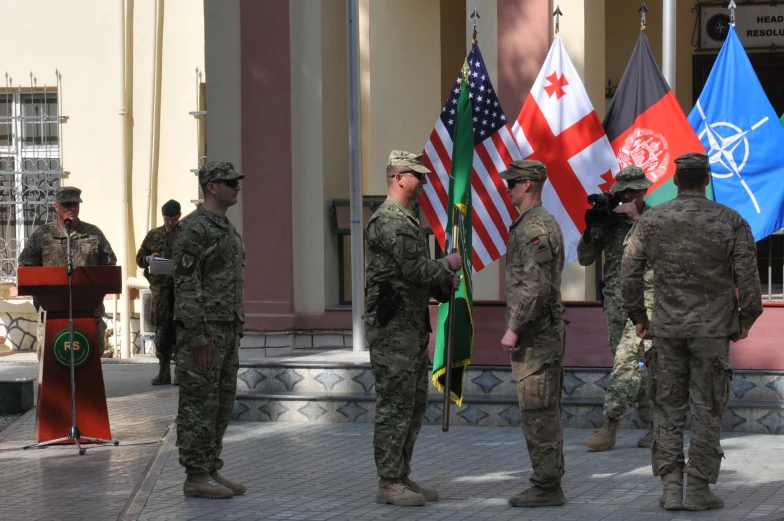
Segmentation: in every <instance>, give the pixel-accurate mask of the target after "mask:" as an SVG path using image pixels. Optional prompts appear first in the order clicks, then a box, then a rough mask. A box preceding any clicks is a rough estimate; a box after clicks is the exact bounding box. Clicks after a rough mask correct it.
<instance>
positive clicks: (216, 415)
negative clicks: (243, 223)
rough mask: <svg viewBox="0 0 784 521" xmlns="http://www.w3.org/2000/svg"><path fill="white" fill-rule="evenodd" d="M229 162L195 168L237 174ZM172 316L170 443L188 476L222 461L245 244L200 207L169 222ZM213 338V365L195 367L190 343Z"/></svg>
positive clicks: (240, 319)
mask: <svg viewBox="0 0 784 521" xmlns="http://www.w3.org/2000/svg"><path fill="white" fill-rule="evenodd" d="M243 177H244V176H243V175H242V174H240V173H239V172H236V171H234V167H233V166H232V165H231V163H227V162H221V161H210V162H209V163H208V164H207V165H206V167H205V168H202V170H201V171H200V172H199V182H200V184H202V185H204V184H206V183H207V182H209V181H214V180H218V179H242V178H243ZM172 232H173V237H172V246H171V248H172V261H173V263H174V295H175V297H174V319H175V323H176V329H177V332H176V338H177V349H176V360H177V363H176V371H177V380H178V381H179V384H180V399H179V408H178V410H177V445H178V447H179V449H180V464H181V465H182V466H183V467H185V471H186V473H187V474H204V473H210V472H213V471H218V470H220V469H221V468H222V467H223V460H221V459H220V453H221V449H222V447H223V435H224V434H225V433H226V428H227V427H228V426H229V422H230V421H231V414H232V411H233V409H234V396H235V394H236V389H237V371H238V369H239V355H238V352H237V351H238V347H239V340H240V337H241V336H242V334H243V323H244V322H245V312H244V309H243V280H244V272H245V247H244V246H243V243H242V237H241V236H240V234H239V232H238V231H237V229H236V228H235V227H234V226H233V225H232V224H231V222H229V220H228V219H227V218H225V217H218V216H217V215H214V214H212V213H210V212H208V211H207V210H205V209H204V207H203V206H200V207H199V208H198V209H196V210H195V211H193V212H192V213H190V214H189V215H188V216H186V217H185V218H183V219H182V220H181V221H180V222H179V223H177V225H176V226H175V227H174V230H173V231H172ZM210 343H212V344H213V346H214V349H213V355H212V366H211V367H210V368H209V369H207V370H206V371H205V370H202V369H201V368H199V366H198V365H197V363H196V359H195V356H194V349H195V348H197V347H201V346H206V345H208V344H210Z"/></svg>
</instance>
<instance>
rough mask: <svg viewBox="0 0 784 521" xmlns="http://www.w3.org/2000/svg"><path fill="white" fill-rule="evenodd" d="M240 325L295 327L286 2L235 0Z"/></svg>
mask: <svg viewBox="0 0 784 521" xmlns="http://www.w3.org/2000/svg"><path fill="white" fill-rule="evenodd" d="M240 13H241V23H240V29H241V40H240V41H241V49H242V58H241V68H242V80H241V96H242V101H241V103H242V171H243V172H244V173H245V174H246V175H247V177H246V178H245V180H244V181H243V194H242V223H243V231H244V239H245V247H246V249H247V262H248V265H247V269H246V271H245V313H246V323H245V327H246V328H247V329H251V330H271V329H291V328H292V327H293V325H294V258H293V257H294V253H293V251H294V250H293V236H292V234H293V231H292V204H293V203H292V181H291V178H292V164H291V58H290V43H289V36H290V35H289V2H288V0H240Z"/></svg>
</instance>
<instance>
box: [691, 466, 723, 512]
mask: <svg viewBox="0 0 784 521" xmlns="http://www.w3.org/2000/svg"><path fill="white" fill-rule="evenodd" d="M708 485H709V483H708V481H707V480H705V479H702V478H698V477H696V476H692V475H691V474H689V478H688V482H687V484H686V494H685V495H684V498H683V509H684V510H708V509H711V508H722V507H723V506H724V500H723V499H721V498H720V497H719V496H717V495H716V494H714V493H713V491H712V490H711V489H710V487H709V486H708Z"/></svg>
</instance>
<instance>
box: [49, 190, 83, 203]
mask: <svg viewBox="0 0 784 521" xmlns="http://www.w3.org/2000/svg"><path fill="white" fill-rule="evenodd" d="M81 195H82V191H81V190H79V189H78V188H76V187H75V186H61V187H60V188H58V189H57V190H55V192H54V200H55V201H57V202H58V203H60V204H62V203H81V202H82V198H81Z"/></svg>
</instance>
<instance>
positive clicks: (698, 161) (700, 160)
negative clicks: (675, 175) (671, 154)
mask: <svg viewBox="0 0 784 521" xmlns="http://www.w3.org/2000/svg"><path fill="white" fill-rule="evenodd" d="M678 170H705V171H706V172H709V171H710V159H709V158H708V156H706V155H705V154H700V153H698V152H688V153H686V154H682V155H680V156H678V157H677V158H676V159H675V171H676V172H677V171H678Z"/></svg>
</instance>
